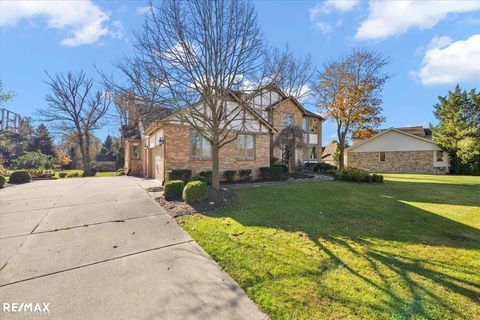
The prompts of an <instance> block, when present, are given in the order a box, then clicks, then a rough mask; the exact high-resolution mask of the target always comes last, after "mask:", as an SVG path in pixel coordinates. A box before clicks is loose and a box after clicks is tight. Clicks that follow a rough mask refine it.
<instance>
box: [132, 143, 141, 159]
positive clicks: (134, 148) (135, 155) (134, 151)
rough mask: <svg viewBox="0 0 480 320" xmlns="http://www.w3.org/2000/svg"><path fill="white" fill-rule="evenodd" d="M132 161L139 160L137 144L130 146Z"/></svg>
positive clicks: (138, 146)
mask: <svg viewBox="0 0 480 320" xmlns="http://www.w3.org/2000/svg"><path fill="white" fill-rule="evenodd" d="M132 159H134V160H138V159H140V145H139V144H138V143H136V144H133V145H132Z"/></svg>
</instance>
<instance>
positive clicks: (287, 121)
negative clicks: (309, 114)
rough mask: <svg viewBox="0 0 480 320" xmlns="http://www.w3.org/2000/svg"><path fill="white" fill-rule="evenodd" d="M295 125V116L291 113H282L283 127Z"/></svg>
mask: <svg viewBox="0 0 480 320" xmlns="http://www.w3.org/2000/svg"><path fill="white" fill-rule="evenodd" d="M294 125H295V117H294V116H293V114H291V113H284V114H283V127H288V126H294Z"/></svg>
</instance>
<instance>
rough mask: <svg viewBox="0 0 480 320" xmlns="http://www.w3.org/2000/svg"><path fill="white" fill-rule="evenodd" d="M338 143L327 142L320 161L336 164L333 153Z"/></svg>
mask: <svg viewBox="0 0 480 320" xmlns="http://www.w3.org/2000/svg"><path fill="white" fill-rule="evenodd" d="M337 146H338V144H337V143H336V142H332V143H329V144H328V145H327V146H326V147H325V148H324V149H323V152H322V162H325V163H328V164H331V165H332V166H336V165H337V161H335V153H336V152H337Z"/></svg>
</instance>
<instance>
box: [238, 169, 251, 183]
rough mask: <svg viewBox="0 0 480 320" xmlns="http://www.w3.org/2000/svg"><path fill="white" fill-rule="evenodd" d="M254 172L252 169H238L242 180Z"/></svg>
mask: <svg viewBox="0 0 480 320" xmlns="http://www.w3.org/2000/svg"><path fill="white" fill-rule="evenodd" d="M251 174H252V170H251V169H242V170H239V171H238V175H239V177H240V180H247V179H248V177H249V176H250V175H251Z"/></svg>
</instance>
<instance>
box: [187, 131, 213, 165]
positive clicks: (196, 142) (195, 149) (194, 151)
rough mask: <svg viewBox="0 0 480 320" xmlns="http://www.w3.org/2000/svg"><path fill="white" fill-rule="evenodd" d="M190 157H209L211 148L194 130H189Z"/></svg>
mask: <svg viewBox="0 0 480 320" xmlns="http://www.w3.org/2000/svg"><path fill="white" fill-rule="evenodd" d="M190 157H192V158H194V159H211V157H212V148H211V146H210V143H209V142H208V141H207V140H206V139H205V138H204V137H202V135H201V134H200V133H199V132H198V131H196V130H191V131H190Z"/></svg>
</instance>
